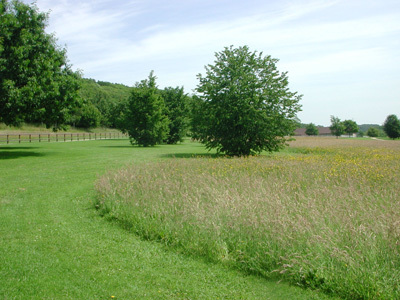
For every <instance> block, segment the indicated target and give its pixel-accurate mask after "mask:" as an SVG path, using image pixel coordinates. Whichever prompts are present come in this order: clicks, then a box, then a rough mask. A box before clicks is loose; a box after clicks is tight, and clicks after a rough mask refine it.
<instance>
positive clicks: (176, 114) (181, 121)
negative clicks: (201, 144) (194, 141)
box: [161, 87, 189, 144]
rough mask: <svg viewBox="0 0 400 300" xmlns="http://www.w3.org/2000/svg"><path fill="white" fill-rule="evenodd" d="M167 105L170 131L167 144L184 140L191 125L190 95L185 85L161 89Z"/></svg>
mask: <svg viewBox="0 0 400 300" xmlns="http://www.w3.org/2000/svg"><path fill="white" fill-rule="evenodd" d="M161 95H162V97H163V99H164V101H165V105H166V115H167V117H168V119H169V120H170V122H169V132H168V136H167V138H166V140H165V142H166V143H167V144H176V143H178V142H182V141H183V138H184V136H185V135H186V133H187V129H188V125H189V97H188V96H187V95H186V94H185V93H184V90H183V87H176V88H172V87H167V88H165V89H164V90H162V91H161Z"/></svg>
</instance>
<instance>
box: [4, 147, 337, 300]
mask: <svg viewBox="0 0 400 300" xmlns="http://www.w3.org/2000/svg"><path fill="white" fill-rule="evenodd" d="M199 155H205V156H206V157H210V156H209V155H208V154H207V152H206V151H205V149H204V147H203V146H202V145H199V144H197V143H191V142H185V143H184V144H181V145H175V146H168V145H163V146H157V147H154V148H139V147H132V146H131V145H130V144H129V142H128V141H127V140H126V139H124V140H97V141H85V142H83V141H82V142H66V143H64V142H58V143H57V142H51V143H31V144H30V143H21V144H10V145H3V144H1V145H0V298H1V299H24V300H25V299H332V297H328V296H326V295H325V294H322V293H320V292H316V291H310V290H306V289H302V288H297V287H294V286H290V285H288V284H287V283H285V282H280V283H278V282H277V281H273V280H265V279H264V278H262V277H261V276H255V275H251V276H250V275H248V274H246V273H244V272H241V271H240V270H237V269H234V268H232V267H231V266H229V265H225V264H220V263H210V262H209V261H207V260H206V259H204V258H199V257H194V256H193V255H186V254H185V253H179V252H181V251H175V250H173V249H172V251H171V248H170V247H169V246H168V245H167V244H166V243H159V242H155V241H147V240H145V239H144V238H143V237H140V236H138V235H135V234H134V233H133V231H132V230H125V229H124V228H123V227H122V226H121V225H122V224H121V222H120V221H118V220H116V219H115V218H110V219H113V220H115V221H113V222H107V221H106V220H105V218H103V217H101V216H100V215H99V213H98V211H97V210H96V209H95V201H96V195H97V192H96V191H95V188H94V187H95V181H96V180H97V179H98V178H101V177H102V176H104V175H105V174H106V173H107V172H108V171H110V172H115V173H118V172H121V171H118V170H120V169H121V168H123V167H124V166H126V165H127V164H129V165H134V166H137V167H139V166H146V165H147V164H150V165H153V164H154V165H157V164H158V163H161V162H164V163H168V162H173V163H177V162H178V161H182V163H184V162H185V161H187V162H190V161H192V159H191V157H192V156H194V157H197V156H199ZM207 155H208V156H207ZM296 155H297V154H296ZM211 156H212V155H211ZM174 157H175V158H174ZM186 157H188V158H190V159H187V160H186V159H183V158H186ZM181 158H182V159H181ZM222 161H223V160H221V162H222ZM182 166H184V165H182ZM157 171H158V170H157ZM108 176H111V175H108ZM143 176H145V177H146V176H149V175H145V174H143ZM160 176H161V175H160ZM145 177H144V178H145ZM101 180H102V179H101ZM147 180H150V178H148V179H147ZM148 185H149V184H148ZM109 200H110V202H112V200H111V198H110V199H109ZM153 200H154V199H153ZM143 218H147V217H146V216H144V215H143ZM121 220H122V219H121ZM154 221H155V219H154ZM125 228H126V226H125Z"/></svg>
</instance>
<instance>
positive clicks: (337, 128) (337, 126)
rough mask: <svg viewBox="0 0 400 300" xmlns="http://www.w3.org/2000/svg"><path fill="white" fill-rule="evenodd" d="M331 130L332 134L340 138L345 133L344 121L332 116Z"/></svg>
mask: <svg viewBox="0 0 400 300" xmlns="http://www.w3.org/2000/svg"><path fill="white" fill-rule="evenodd" d="M329 129H330V130H331V132H332V134H333V135H335V136H336V138H338V137H339V136H341V135H342V134H343V133H344V129H345V128H344V125H343V123H342V121H340V119H339V118H338V117H335V116H331V126H330V127H329Z"/></svg>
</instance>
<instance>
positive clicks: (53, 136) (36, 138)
mask: <svg viewBox="0 0 400 300" xmlns="http://www.w3.org/2000/svg"><path fill="white" fill-rule="evenodd" d="M125 138H128V136H127V135H126V134H123V133H119V132H103V133H21V134H0V144H12V143H19V144H21V143H35V142H39V143H41V142H72V141H90V140H105V139H125Z"/></svg>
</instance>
